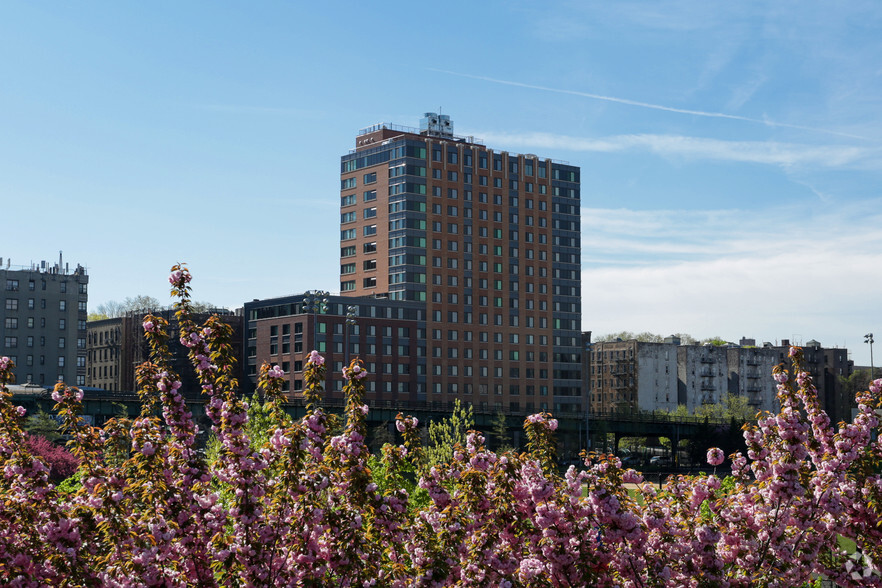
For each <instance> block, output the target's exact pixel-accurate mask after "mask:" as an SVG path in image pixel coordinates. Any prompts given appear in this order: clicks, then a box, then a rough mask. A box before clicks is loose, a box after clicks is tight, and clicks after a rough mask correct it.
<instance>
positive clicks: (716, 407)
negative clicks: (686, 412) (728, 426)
mask: <svg viewBox="0 0 882 588" xmlns="http://www.w3.org/2000/svg"><path fill="white" fill-rule="evenodd" d="M695 416H697V417H700V418H706V419H710V420H715V421H728V420H733V419H734V420H735V421H738V422H740V423H746V422H747V421H752V420H754V419H755V418H756V410H755V409H754V408H753V407H751V406H750V405H749V404H748V403H747V397H746V396H741V395H739V394H726V396H725V397H724V398H723V401H722V402H719V403H717V404H703V405H701V406H699V407H696V409H695ZM739 426H740V425H739Z"/></svg>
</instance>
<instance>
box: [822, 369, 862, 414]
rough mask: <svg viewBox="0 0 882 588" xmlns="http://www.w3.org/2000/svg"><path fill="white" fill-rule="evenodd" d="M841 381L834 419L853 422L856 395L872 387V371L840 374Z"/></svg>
mask: <svg viewBox="0 0 882 588" xmlns="http://www.w3.org/2000/svg"><path fill="white" fill-rule="evenodd" d="M839 383H840V386H839V398H838V399H837V400H838V402H837V403H836V406H837V408H838V411H837V414H836V415H835V418H834V420H836V421H837V422H838V421H848V422H851V414H852V409H853V408H857V403H856V402H855V400H854V399H855V396H856V395H857V394H858V393H859V392H864V391H866V390H869V389H870V372H869V371H867V370H855V371H854V372H852V373H851V375H850V376H839ZM831 417H833V415H831Z"/></svg>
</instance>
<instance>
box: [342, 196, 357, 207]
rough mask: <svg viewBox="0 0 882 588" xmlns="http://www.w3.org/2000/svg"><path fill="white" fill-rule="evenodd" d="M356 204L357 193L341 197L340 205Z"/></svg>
mask: <svg viewBox="0 0 882 588" xmlns="http://www.w3.org/2000/svg"><path fill="white" fill-rule="evenodd" d="M353 204H355V194H349V195H348V196H341V197H340V206H341V207H342V206H352V205H353Z"/></svg>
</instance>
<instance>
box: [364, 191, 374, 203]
mask: <svg viewBox="0 0 882 588" xmlns="http://www.w3.org/2000/svg"><path fill="white" fill-rule="evenodd" d="M376 199H377V191H376V190H368V191H367V192H365V193H364V201H365V202H371V201H372V200H376Z"/></svg>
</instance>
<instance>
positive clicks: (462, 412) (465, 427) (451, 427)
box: [425, 399, 475, 468]
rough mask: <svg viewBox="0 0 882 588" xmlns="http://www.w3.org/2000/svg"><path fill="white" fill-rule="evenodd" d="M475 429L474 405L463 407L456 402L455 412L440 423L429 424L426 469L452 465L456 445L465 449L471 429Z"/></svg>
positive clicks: (431, 422)
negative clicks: (447, 464)
mask: <svg viewBox="0 0 882 588" xmlns="http://www.w3.org/2000/svg"><path fill="white" fill-rule="evenodd" d="M474 428H475V417H474V414H473V411H472V405H471V404H469V405H468V406H463V404H462V403H461V402H460V401H459V399H457V400H455V401H454V404H453V412H452V413H451V415H450V416H449V417H446V418H443V419H441V420H440V421H438V422H435V421H430V422H429V443H428V446H427V447H426V450H425V467H426V468H430V467H432V466H436V465H441V464H445V463H450V462H451V461H452V460H453V450H454V447H455V446H456V444H457V443H458V444H460V445H462V446H463V447H464V446H465V444H466V436H467V434H468V431H469V430H470V429H474Z"/></svg>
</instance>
